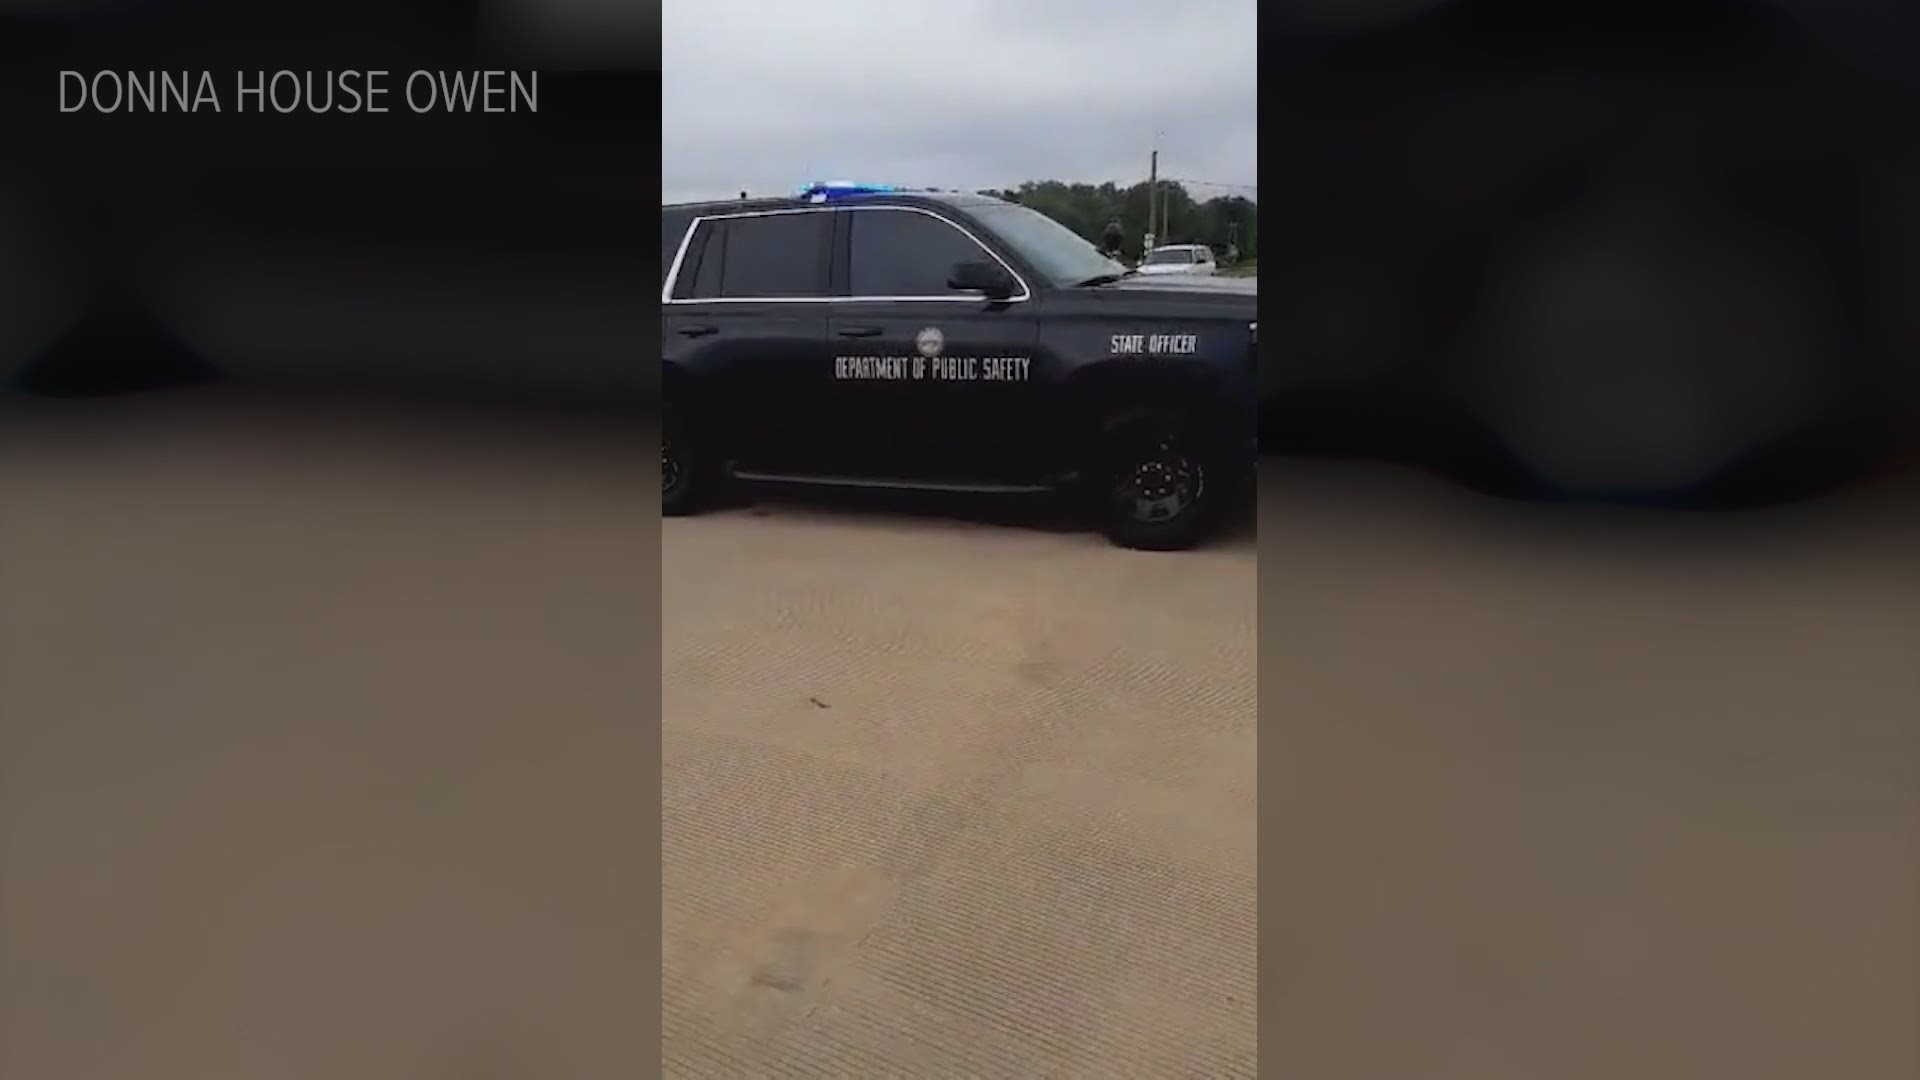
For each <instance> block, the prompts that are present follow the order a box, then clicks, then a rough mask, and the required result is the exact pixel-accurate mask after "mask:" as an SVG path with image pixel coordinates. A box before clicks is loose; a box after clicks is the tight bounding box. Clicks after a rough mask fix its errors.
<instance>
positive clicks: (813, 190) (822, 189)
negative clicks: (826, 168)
mask: <svg viewBox="0 0 1920 1080" xmlns="http://www.w3.org/2000/svg"><path fill="white" fill-rule="evenodd" d="M899 190H900V189H899V188H897V187H894V186H893V185H891V184H855V183H850V182H848V181H845V180H831V181H822V180H815V181H814V182H813V183H811V184H807V185H805V186H803V187H801V189H800V191H799V192H798V194H799V196H800V198H803V199H805V200H807V201H808V202H817V203H818V202H826V201H828V200H830V199H844V198H848V197H850V196H855V195H885V194H886V193H888V192H890V191H899Z"/></svg>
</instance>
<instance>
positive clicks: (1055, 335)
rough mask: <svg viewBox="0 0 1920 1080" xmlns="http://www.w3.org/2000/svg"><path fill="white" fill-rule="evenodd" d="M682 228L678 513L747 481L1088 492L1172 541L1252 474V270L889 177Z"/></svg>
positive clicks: (721, 213)
mask: <svg viewBox="0 0 1920 1080" xmlns="http://www.w3.org/2000/svg"><path fill="white" fill-rule="evenodd" d="M661 226H662V229H661V236H662V247H661V253H660V255H661V275H662V285H661V289H660V304H661V342H662V353H663V363H664V367H663V371H662V391H663V394H664V397H665V406H666V411H665V427H664V433H663V438H662V448H661V466H662V473H661V485H662V487H661V500H662V507H663V510H664V511H665V512H666V513H668V514H683V513H687V512H689V511H691V510H693V509H694V508H695V507H696V506H697V505H699V504H700V502H701V501H703V500H704V499H705V498H706V497H707V496H708V495H710V494H711V492H712V491H713V489H714V488H715V487H716V486H718V485H720V484H722V483H724V482H726V481H727V480H730V479H734V480H742V481H748V482H755V483H798V484H819V485H828V486H852V487H880V488H898V489H908V490H911V489H921V490H940V491H956V492H997V493H1012V492H1071V493H1075V494H1076V495H1078V496H1082V497H1084V498H1085V499H1086V503H1087V506H1088V507H1089V509H1090V510H1092V512H1093V513H1094V514H1095V516H1096V517H1097V519H1098V521H1099V523H1100V525H1101V527H1102V528H1103V530H1104V531H1105V532H1106V534H1107V535H1108V536H1109V537H1111V538H1112V539H1113V541H1114V542H1115V543H1118V544H1121V545H1124V546H1127V547H1134V548H1145V549H1155V550H1169V549H1178V548H1185V547H1190V546H1193V545H1194V544H1196V543H1198V542H1200V541H1201V540H1203V539H1204V538H1205V537H1206V536H1207V535H1208V532H1209V530H1210V529H1211V528H1212V527H1213V526H1214V525H1216V524H1217V523H1218V521H1219V519H1220V512H1221V511H1222V510H1223V509H1224V504H1226V503H1227V502H1229V501H1230V500H1231V499H1232V498H1233V497H1234V495H1235V493H1236V492H1238V491H1241V490H1244V489H1243V487H1242V483H1241V482H1242V481H1243V480H1245V479H1246V478H1247V476H1248V475H1249V472H1250V469H1251V467H1252V462H1253V458H1254V445H1253V439H1254V422H1253V421H1254V412H1255V405H1254V394H1255V384H1256V379H1255V364H1256V361H1255V335H1256V320H1257V317H1258V316H1257V307H1258V298H1257V295H1256V293H1255V291H1254V286H1253V284H1252V283H1251V282H1250V281H1236V280H1233V279H1207V278H1154V277H1149V276H1142V275H1139V274H1137V273H1136V272H1135V271H1132V270H1130V269H1128V268H1126V267H1123V266H1121V265H1120V264H1118V263H1115V262H1113V261H1112V260H1110V259H1108V258H1107V257H1106V256H1104V255H1102V254H1101V253H1100V252H1099V250H1098V249H1096V248H1095V247H1094V245H1093V244H1091V243H1089V242H1087V241H1086V240H1083V239H1081V237H1080V236H1079V235H1078V234H1076V233H1074V232H1073V231H1072V230H1071V229H1068V228H1067V227H1066V226H1064V225H1061V224H1059V223H1058V222H1056V221H1054V220H1053V219H1051V218H1049V217H1047V216H1046V215H1044V214H1041V213H1039V212H1037V211H1035V210H1033V209H1031V208H1028V207H1025V206H1020V205H1018V204H1014V203H1008V202H1003V201H1000V200H997V199H992V198H987V197H984V196H979V195H968V194H959V193H951V192H937V191H908V190H903V189H897V188H891V187H882V186H877V185H852V184H813V185H808V186H807V187H805V188H803V189H801V192H800V193H799V194H798V195H797V196H796V197H794V198H788V199H769V200H755V201H737V202H725V203H702V204H692V205H677V206H667V207H663V208H662V210H661Z"/></svg>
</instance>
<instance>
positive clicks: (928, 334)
mask: <svg viewBox="0 0 1920 1080" xmlns="http://www.w3.org/2000/svg"><path fill="white" fill-rule="evenodd" d="M946 345H947V339H946V335H944V334H942V333H941V332H940V328H939V327H937V326H929V327H927V328H926V329H925V330H922V331H920V333H919V335H918V336H916V337H915V338H914V339H913V347H914V348H916V349H919V350H920V355H921V356H924V357H926V358H927V359H929V360H931V359H933V358H934V357H936V356H939V355H940V350H941V349H944V348H946Z"/></svg>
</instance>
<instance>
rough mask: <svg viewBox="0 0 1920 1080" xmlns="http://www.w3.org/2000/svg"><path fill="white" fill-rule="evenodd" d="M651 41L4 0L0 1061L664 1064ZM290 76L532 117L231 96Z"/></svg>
mask: <svg viewBox="0 0 1920 1080" xmlns="http://www.w3.org/2000/svg"><path fill="white" fill-rule="evenodd" d="M657 39H658V15H657V10H656V9H655V8H653V6H652V5H646V4H635V3H622V4H610V3H604V2H592V0H574V2H566V3H562V2H557V0H533V2H490V3H477V2H476V3H461V2H455V3H419V4H416V3H384V2H383V3H357V2H347V3H330V4H307V5H298V4H295V5H289V4H276V5H258V4H241V3H225V2H213V0H124V2H116V0H102V2H98V3H43V2H35V3H26V4H22V3H20V2H18V0H12V2H5V3H0V130H4V131H5V132H6V145H5V147H4V149H0V1075H5V1076H8V1077H16V1076H17V1077H28V1076H32V1077H46V1078H58V1077H73V1078H80V1077H100V1076H119V1075H139V1076H151V1077H167V1078H171V1077H181V1078H187V1077H193V1078H205V1077H216V1076H235V1077H238V1076H277V1077H300V1076H313V1077H341V1076H356V1077H368V1078H373V1077H382V1076H393V1077H411V1078H418V1077H429V1076H445V1077H454V1076H459V1077H514V1076H580V1077H589V1076H639V1075H646V1074H647V1073H648V1072H649V1071H650V1070H651V1069H652V1067H653V1065H654V1063H655V1062H657V1061H658V1058H657V1053H658V1034H657V1027H655V1026H654V1025H653V1023H652V1018H653V1017H654V1016H657V1010H655V1009H654V1008H653V1006H652V1003H653V1002H654V1001H655V993H656V987H657V975H656V974H655V973H657V971H658V966H659V962H658V948H659V946H658V938H657V935H656V934H655V933H654V931H653V928H654V927H655V926H657V920H656V919H654V918H650V917H649V916H648V915H647V912H649V911H655V910H657V902H658V901H657V897H658V889H657V884H656V882H657V878H656V877H655V874H654V868H655V867H657V865H658V862H659V857H658V851H657V846H656V843H657V836H658V829H657V821H658V812H659V800H658V797H657V790H656V788H655V787H654V784H653V782H652V781H651V780H649V779H647V777H648V776H649V775H652V774H653V773H652V770H653V769H654V768H655V767H656V764H657V762H658V745H659V743H658V729H657V727H656V726H655V725H654V723H653V722H652V720H651V717H653V716H654V715H655V713H654V708H655V706H654V704H653V703H655V702H657V701H658V695H659V684H658V675H657V673H658V666H657V664H658V661H657V656H658V650H657V636H656V634H657V626H658V615H657V612H658V610H659V606H658V605H659V589H658V583H659V579H658V572H657V569H656V568H657V566H658V557H657V537H658V532H657V529H658V525H657V520H658V519H657V516H656V513H655V511H654V502H655V501H656V498H657V496H656V495H655V494H654V489H653V485H654V484H655V483H657V480H656V479H655V477H657V475H658V473H657V472H656V471H655V470H654V469H653V468H651V467H650V466H651V465H652V460H653V459H652V455H651V453H650V445H649V444H650V440H651V439H652V438H653V434H654V432H653V428H652V425H651V423H650V421H649V420H648V415H647V414H648V408H649V403H650V396H651V384H650V382H649V379H650V378H651V377H652V375H653V370H654V369H653V368H652V367H651V366H650V365H647V364H642V363H638V362H637V361H636V357H638V356H641V355H644V354H646V352H647V349H648V347H649V346H648V342H649V340H650V339H651V333H650V330H651V323H650V321H649V320H648V319H647V317H646V316H647V307H648V306H647V305H641V304H637V303H636V302H635V301H634V297H636V296H639V295H642V294H643V293H644V291H645V289H646V288H647V287H649V286H650V282H651V275H648V274H647V273H646V272H645V271H646V269H647V266H646V260H645V259H643V258H642V259H636V258H635V257H634V253H635V252H636V251H644V250H646V249H647V247H648V246H649V243H650V237H651V235H652V229H653V225H652V223H651V210H650V209H648V208H647V207H646V206H645V203H646V202H647V200H646V198H644V197H641V198H639V199H637V200H636V199H635V197H634V196H635V195H636V193H642V192H646V191H651V190H652V188H653V185H654V183H655V176H656V175H657V174H656V172H655V160H656V157H655V144H654V139H653V136H652V134H651V133H650V131H649V130H648V125H647V123H646V122H645V118H647V117H650V116H652V115H653V114H654V113H655V111H656V110H657V108H658V99H657V87H658V41H657ZM282 68H286V69H292V70H296V71H305V70H309V69H311V70H314V71H326V70H338V69H353V70H357V71H364V70H367V69H372V68H385V69H389V70H391V71H392V72H393V73H394V74H393V75H392V76H391V78H390V80H389V86H391V87H392V88H393V93H394V95H395V96H394V97H393V98H390V100H391V101H394V102H395V103H398V97H397V95H398V92H399V90H400V88H401V86H402V85H403V80H404V79H405V77H406V75H407V73H409V72H411V71H413V70H415V69H427V70H432V71H448V72H468V71H473V70H475V69H482V68H489V69H513V70H516V71H520V72H526V71H529V70H536V69H537V70H538V72H539V108H538V111H537V112H527V111H522V112H518V113H513V114H479V113H475V114H465V113H456V114H447V113H435V114H431V115H416V114H413V113H411V112H409V111H406V110H405V109H404V108H401V109H399V110H398V111H396V112H393V113H389V114H386V115H372V114H366V113H361V114H357V115H342V114H340V113H339V112H337V111H336V112H333V113H330V114H317V115H316V114H308V113H305V112H295V113H289V114H278V113H268V114H265V115H261V114H259V113H257V112H249V113H246V114H238V113H236V112H235V110H234V105H235V99H234V94H233V81H232V80H233V77H234V72H236V71H238V70H247V71H266V72H271V71H274V70H278V69H282ZM63 69H70V70H76V71H80V72H85V73H93V72H97V71H102V70H110V71H116V72H121V73H126V72H129V71H132V72H146V71H149V70H154V69H161V70H167V71H175V72H178V71H200V70H207V71H210V72H212V73H213V77H214V78H215V79H216V80H218V81H219V82H220V84H221V87H220V91H221V94H222V97H223V105H224V106H225V110H224V111H223V112H221V113H218V114H216V113H211V112H208V111H201V112H195V113H191V114H183V113H180V112H177V111H176V112H169V113H164V114H151V113H143V114H129V113H127V112H125V111H121V112H117V113H112V114H102V113H100V112H97V111H81V112H74V113H61V112H60V111H59V98H58V94H59V90H60V85H61V84H60V82H59V79H58V73H59V72H60V71H61V70H63ZM635 117H640V118H641V120H640V121H638V122H637V121H636V120H635Z"/></svg>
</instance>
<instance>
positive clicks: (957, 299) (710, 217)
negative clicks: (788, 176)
mask: <svg viewBox="0 0 1920 1080" xmlns="http://www.w3.org/2000/svg"><path fill="white" fill-rule="evenodd" d="M842 210H850V211H861V210H864V211H882V210H891V211H895V212H897V213H908V214H925V215H926V216H927V217H930V218H934V219H936V220H938V221H944V222H946V223H947V224H948V225H949V226H951V227H953V228H955V229H958V230H959V231H960V235H962V236H964V237H966V238H967V239H969V240H971V241H973V243H974V246H975V247H978V248H979V249H980V250H981V251H984V252H986V253H987V256H988V257H989V258H991V259H992V260H993V261H994V262H996V263H999V264H1000V268H1001V269H1003V270H1005V271H1006V272H1007V273H1008V274H1009V275H1011V276H1012V278H1013V280H1014V282H1015V284H1017V285H1019V286H1020V288H1019V291H1018V292H1016V293H1014V295H1012V296H1009V297H1006V298H1005V299H1002V300H989V299H988V298H986V297H984V296H976V295H972V294H967V293H961V294H954V293H944V294H942V295H939V296H767V297H751V296H713V297H691V296H690V297H684V298H681V297H675V296H674V295H673V287H674V284H675V283H676V282H677V281H679V279H680V268H681V265H682V264H683V263H684V262H685V261H686V257H687V247H688V245H689V244H691V243H692V242H693V234H694V233H695V232H696V231H697V230H698V229H699V228H700V223H701V222H703V221H731V220H733V219H736V218H750V217H771V216H773V215H775V214H831V213H835V212H838V211H842ZM829 287H831V286H829ZM1031 299H1033V290H1032V289H1031V288H1030V287H1028V285H1027V279H1026V278H1024V277H1022V276H1021V275H1020V271H1018V270H1015V269H1014V268H1013V266H1012V264H1010V263H1008V262H1007V260H1005V259H1003V258H1001V257H1000V255H999V253H998V252H996V251H994V250H993V248H991V247H989V246H988V245H987V244H986V242H985V241H983V240H981V239H980V237H978V236H976V235H975V234H974V232H973V230H971V229H969V228H967V227H966V226H965V225H962V224H961V223H959V222H958V221H955V220H953V219H952V218H950V217H948V216H946V215H945V214H942V213H940V212H938V211H935V210H929V209H927V208H926V207H924V206H902V205H898V204H893V205H885V206H845V205H841V206H796V207H783V208H780V209H777V210H743V211H740V212H738V213H733V214H702V215H701V216H699V217H696V218H694V219H693V221H692V222H690V223H689V224H688V225H687V231H686V232H685V233H684V234H682V235H681V237H680V248H679V250H678V251H675V252H674V253H673V265H672V266H671V267H669V268H668V270H667V280H666V282H665V283H663V284H662V285H661V287H660V305H661V306H662V307H669V306H677V305H682V304H882V303H884V304H908V303H912V304H920V303H947V304H951V303H962V304H979V303H995V304H1023V303H1025V302H1027V301H1028V300H1031Z"/></svg>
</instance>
